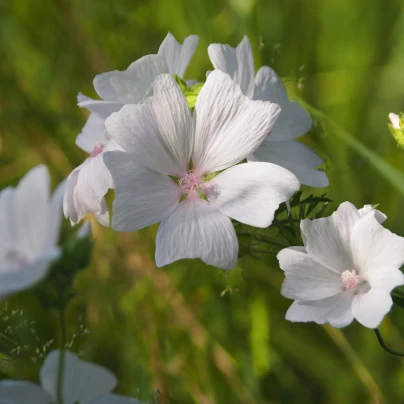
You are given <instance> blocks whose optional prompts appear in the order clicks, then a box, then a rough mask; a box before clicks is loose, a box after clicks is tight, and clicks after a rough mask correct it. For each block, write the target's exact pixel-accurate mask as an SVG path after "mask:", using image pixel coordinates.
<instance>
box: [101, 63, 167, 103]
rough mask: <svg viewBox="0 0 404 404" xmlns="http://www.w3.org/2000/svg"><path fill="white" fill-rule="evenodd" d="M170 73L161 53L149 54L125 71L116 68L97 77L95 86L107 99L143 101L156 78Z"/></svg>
mask: <svg viewBox="0 0 404 404" xmlns="http://www.w3.org/2000/svg"><path fill="white" fill-rule="evenodd" d="M162 73H168V67H167V63H166V61H165V60H164V58H163V57H161V56H159V55H147V56H144V57H142V58H140V59H138V60H136V61H135V62H133V63H132V64H131V65H130V66H129V67H128V68H127V70H125V71H118V70H114V71H112V72H108V73H102V74H99V75H98V76H96V77H95V79H94V83H93V84H94V88H95V91H97V94H98V95H99V96H100V97H101V98H102V99H103V100H105V101H112V102H118V103H121V104H137V103H138V102H140V101H142V100H143V98H144V97H145V95H146V94H147V92H148V91H149V88H150V86H151V85H152V83H153V81H154V80H155V78H156V77H157V76H158V75H159V74H162Z"/></svg>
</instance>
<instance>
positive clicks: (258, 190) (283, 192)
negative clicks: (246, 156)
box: [207, 163, 300, 227]
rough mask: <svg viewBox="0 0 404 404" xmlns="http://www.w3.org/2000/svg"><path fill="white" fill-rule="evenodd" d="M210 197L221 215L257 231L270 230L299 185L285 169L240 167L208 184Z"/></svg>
mask: <svg viewBox="0 0 404 404" xmlns="http://www.w3.org/2000/svg"><path fill="white" fill-rule="evenodd" d="M207 187H211V188H212V191H213V195H212V197H209V199H210V200H211V202H212V204H214V205H215V207H216V208H217V209H219V210H220V211H221V212H222V213H224V214H225V215H227V216H230V217H231V218H233V219H235V220H238V221H239V222H242V223H246V224H249V225H250V226H255V227H268V226H269V225H270V224H271V223H272V220H273V218H274V214H275V211H276V209H278V207H279V204H280V203H282V202H285V201H287V200H289V198H290V197H291V196H292V195H293V193H294V192H295V191H297V190H298V189H299V187H300V184H299V181H298V180H297V179H296V177H295V176H294V175H293V174H292V173H291V172H290V171H287V170H285V169H284V168H282V167H279V166H277V165H275V164H270V163H248V164H239V165H236V166H233V167H231V168H228V169H227V170H225V171H223V172H222V173H220V174H219V175H217V176H216V177H214V178H213V179H212V181H210V183H208V184H207Z"/></svg>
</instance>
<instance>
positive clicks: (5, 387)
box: [0, 380, 52, 404]
mask: <svg viewBox="0 0 404 404" xmlns="http://www.w3.org/2000/svg"><path fill="white" fill-rule="evenodd" d="M0 403H1V404H52V398H51V397H50V396H49V394H48V393H46V392H45V391H44V390H42V388H41V387H40V386H38V385H36V384H34V383H32V382H28V381H22V380H2V381H0Z"/></svg>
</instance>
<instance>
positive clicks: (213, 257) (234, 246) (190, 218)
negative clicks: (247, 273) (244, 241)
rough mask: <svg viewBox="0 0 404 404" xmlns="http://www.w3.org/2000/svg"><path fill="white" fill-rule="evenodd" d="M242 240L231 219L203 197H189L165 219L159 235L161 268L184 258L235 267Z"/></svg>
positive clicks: (157, 251)
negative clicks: (239, 239)
mask: <svg viewBox="0 0 404 404" xmlns="http://www.w3.org/2000/svg"><path fill="white" fill-rule="evenodd" d="M237 254H238V241H237V236H236V232H235V230H234V227H233V225H232V223H231V221H230V219H229V218H228V217H227V216H226V215H224V214H223V213H221V212H219V211H218V210H216V209H215V208H214V207H213V205H212V204H208V203H207V202H206V201H204V200H202V199H200V198H199V197H194V198H193V197H189V196H188V198H187V199H186V200H185V201H183V202H181V203H180V204H179V205H178V207H177V209H176V210H175V211H174V212H173V213H172V214H171V215H170V216H169V217H167V219H164V220H163V221H162V222H161V224H160V227H159V230H158V232H157V238H156V264H157V266H158V267H162V266H164V265H168V264H170V263H171V262H174V261H177V260H180V259H183V258H200V259H201V260H202V261H204V262H206V263H207V264H209V265H213V266H215V267H218V268H223V269H233V268H234V267H235V265H236V262H237Z"/></svg>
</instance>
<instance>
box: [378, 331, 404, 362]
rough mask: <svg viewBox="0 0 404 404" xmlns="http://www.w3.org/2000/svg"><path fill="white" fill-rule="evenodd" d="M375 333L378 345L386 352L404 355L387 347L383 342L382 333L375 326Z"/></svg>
mask: <svg viewBox="0 0 404 404" xmlns="http://www.w3.org/2000/svg"><path fill="white" fill-rule="evenodd" d="M375 334H376V337H377V340H378V341H379V344H380V346H381V347H382V348H383V349H384V350H385V351H387V352H388V353H391V354H393V355H396V356H404V352H398V351H395V350H393V349H391V348H389V347H388V346H387V345H386V344H385V342H384V341H383V338H382V335H381V334H380V331H379V330H378V329H377V328H375Z"/></svg>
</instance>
